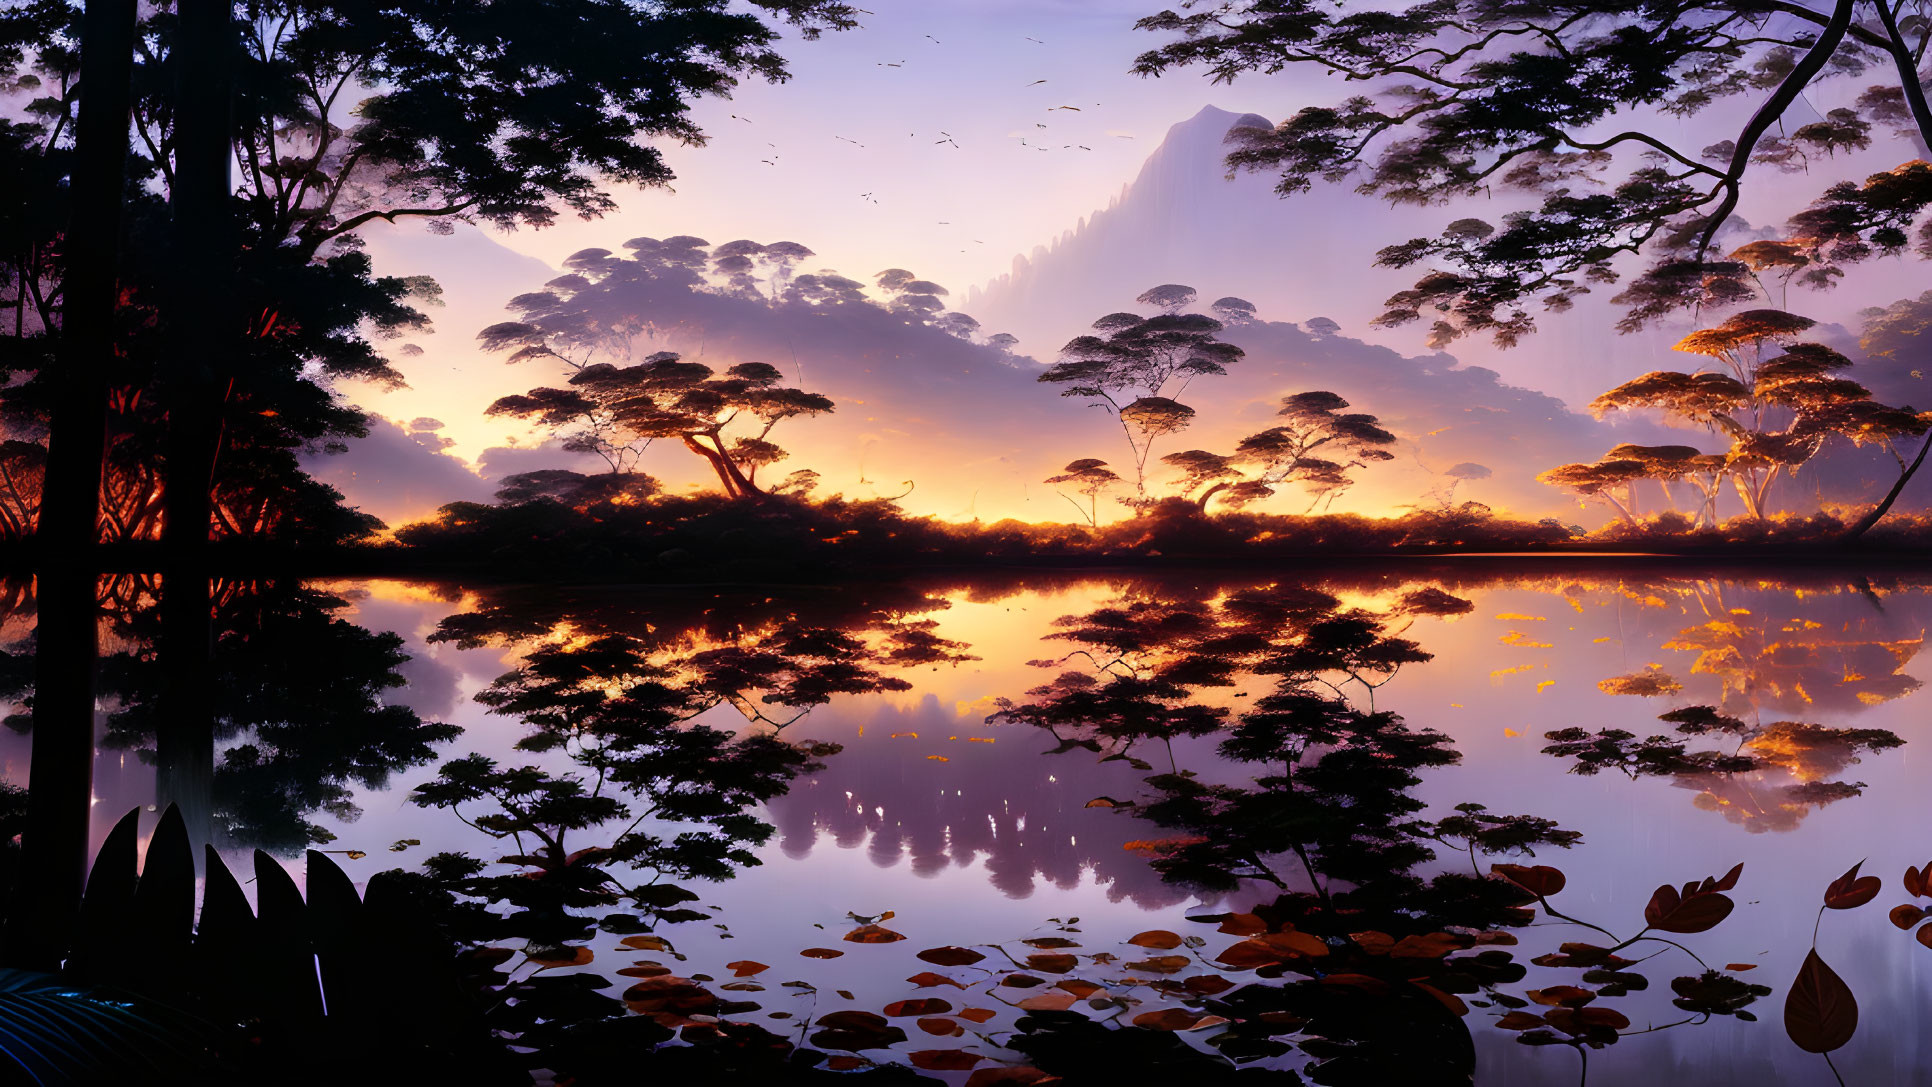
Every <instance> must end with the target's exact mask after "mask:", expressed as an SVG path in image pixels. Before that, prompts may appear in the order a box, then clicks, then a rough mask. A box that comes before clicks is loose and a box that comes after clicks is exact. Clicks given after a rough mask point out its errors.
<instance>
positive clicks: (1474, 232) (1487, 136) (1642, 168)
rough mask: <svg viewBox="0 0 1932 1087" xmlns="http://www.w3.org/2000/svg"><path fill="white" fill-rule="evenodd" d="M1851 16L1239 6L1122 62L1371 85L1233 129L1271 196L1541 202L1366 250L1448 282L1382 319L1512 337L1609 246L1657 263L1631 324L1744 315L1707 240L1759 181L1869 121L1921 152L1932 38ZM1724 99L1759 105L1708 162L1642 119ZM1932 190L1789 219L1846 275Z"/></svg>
mask: <svg viewBox="0 0 1932 1087" xmlns="http://www.w3.org/2000/svg"><path fill="white" fill-rule="evenodd" d="M1857 7H1858V4H1857V3H1855V2H1854V0H1833V2H1832V3H1831V4H1829V5H1827V10H1823V11H1819V10H1813V9H1811V8H1807V7H1805V6H1804V5H1800V4H1776V5H1765V4H1763V3H1759V2H1757V0H1703V2H1697V3H1686V4H1672V5H1667V6H1662V7H1654V8H1640V9H1637V10H1632V9H1630V8H1629V7H1628V6H1627V5H1623V4H1616V3H1608V2H1588V3H1570V4H1528V5H1522V4H1506V5H1494V4H1484V3H1452V4H1448V5H1446V6H1445V5H1442V4H1405V5H1398V6H1397V7H1396V8H1395V9H1394V10H1391V11H1387V12H1375V13H1372V14H1371V13H1358V12H1354V11H1350V10H1348V9H1336V8H1331V7H1328V6H1326V5H1324V4H1321V3H1317V2H1315V0H1286V2H1282V0H1234V2H1232V3H1227V4H1217V5H1214V6H1212V7H1211V8H1203V9H1202V10H1197V11H1189V10H1185V9H1183V10H1181V11H1165V12H1161V13H1160V14H1158V15H1152V16H1149V17H1147V18H1144V19H1142V20H1140V22H1139V24H1138V25H1139V26H1140V28H1141V29H1144V30H1152V31H1157V32H1162V33H1167V34H1172V35H1175V37H1174V39H1173V40H1171V41H1170V42H1169V43H1168V44H1166V45H1163V46H1161V47H1160V48H1157V49H1154V50H1151V51H1149V52H1147V53H1144V54H1143V55H1142V56H1141V57H1140V58H1139V59H1138V60H1137V62H1136V65H1135V68H1136V70H1137V71H1139V72H1141V73H1143V74H1149V75H1157V74H1160V73H1162V72H1164V71H1167V70H1169V69H1171V68H1175V67H1181V66H1186V65H1193V64H1199V65H1202V66H1204V67H1206V68H1207V69H1208V70H1209V71H1210V72H1211V73H1212V74H1213V75H1214V77H1215V78H1216V79H1219V80H1232V79H1234V78H1235V77H1236V76H1237V75H1239V74H1241V73H1243V72H1250V71H1261V72H1278V71H1281V70H1284V69H1287V68H1289V67H1291V66H1295V65H1308V66H1311V67H1318V68H1323V69H1326V70H1328V71H1336V72H1341V73H1343V74H1344V75H1345V76H1346V77H1347V78H1348V79H1349V80H1350V81H1351V82H1355V81H1360V82H1362V83H1364V84H1367V85H1370V86H1373V87H1375V88H1376V90H1374V91H1372V92H1369V93H1363V94H1357V95H1355V96H1353V97H1350V98H1347V99H1345V100H1344V101H1343V102H1341V103H1340V104H1339V105H1332V106H1329V105H1319V106H1308V107H1305V108H1303V109H1302V110H1301V111H1300V112H1299V113H1297V114H1295V115H1294V116H1293V117H1290V118H1289V119H1287V120H1286V121H1283V122H1282V123H1281V124H1279V125H1277V126H1275V127H1273V128H1264V127H1243V128H1239V129H1236V130H1234V131H1233V132H1232V133H1231V134H1230V139H1231V140H1232V141H1233V142H1235V143H1237V144H1239V149H1238V150H1236V151H1234V152H1233V153H1232V154H1231V155H1230V156H1229V164H1230V165H1231V166H1233V167H1235V168H1238V169H1278V170H1280V171H1281V183H1280V186H1279V188H1280V191H1281V192H1282V193H1283V194H1284V195H1292V194H1294V193H1297V192H1302V191H1306V190H1307V189H1309V188H1311V187H1312V186H1313V185H1314V183H1315V182H1316V181H1318V180H1319V181H1341V180H1343V179H1345V178H1355V179H1357V181H1358V185H1359V188H1360V190H1361V191H1362V192H1364V193H1368V194H1371V195H1375V196H1380V197H1383V198H1386V199H1389V200H1392V201H1395V202H1398V203H1415V204H1430V203H1441V202H1444V201H1447V200H1450V199H1453V198H1456V197H1461V196H1469V195H1475V194H1478V193H1481V192H1484V191H1486V190H1487V188H1488V187H1490V186H1493V185H1497V184H1501V185H1504V186H1508V187H1510V188H1514V189H1519V190H1522V191H1525V192H1527V193H1529V194H1531V195H1532V196H1536V197H1540V198H1541V200H1542V203H1541V204H1540V206H1538V207H1536V208H1534V209H1532V210H1528V211H1524V212H1520V213H1515V214H1512V215H1510V216H1509V217H1508V218H1507V219H1506V220H1505V221H1504V223H1503V225H1502V227H1501V228H1500V229H1498V228H1496V227H1493V226H1491V225H1490V224H1488V223H1485V222H1483V221H1481V220H1477V219H1458V220H1456V221H1455V222H1453V223H1451V224H1449V226H1448V227H1447V229H1446V230H1445V231H1444V233H1443V234H1442V236H1441V237H1439V238H1433V239H1430V238H1422V239H1416V240H1414V241H1410V242H1405V243H1403V244H1401V245H1396V246H1392V247H1390V248H1388V249H1385V250H1383V251H1382V253H1381V256H1380V262H1381V263H1383V264H1387V265H1392V266H1395V267H1409V266H1414V265H1417V264H1423V263H1435V262H1440V263H1442V264H1446V265H1448V266H1450V267H1451V268H1453V269H1454V270H1453V271H1435V272H1430V273H1429V274H1428V275H1426V276H1425V277H1424V278H1423V279H1421V280H1419V281H1418V282H1417V284H1416V286H1415V287H1414V288H1413V289H1411V290H1408V291H1404V292H1401V293H1399V294H1397V295H1396V296H1395V297H1393V298H1391V299H1390V300H1389V306H1390V308H1389V311H1388V312H1387V313H1386V314H1384V315H1383V316H1382V318H1381V319H1380V323H1383V324H1391V325H1393V324H1402V323H1405V322H1409V321H1413V320H1416V319H1418V318H1419V317H1420V316H1421V315H1422V313H1423V311H1424V310H1434V311H1436V312H1437V313H1439V314H1440V315H1441V316H1440V319H1439V320H1438V321H1437V322H1436V323H1435V326H1434V330H1433V332H1432V338H1433V339H1434V340H1435V342H1438V343H1441V342H1446V341H1447V340H1449V339H1453V338H1454V337H1456V336H1459V335H1463V334H1465V333H1467V332H1475V331H1484V332H1489V333H1491V334H1493V335H1494V336H1495V337H1496V338H1497V339H1498V340H1499V342H1504V343H1510V342H1514V341H1515V340H1516V339H1518V338H1519V337H1521V336H1522V335H1523V334H1524V333H1527V332H1528V331H1530V330H1531V329H1532V328H1533V327H1534V322H1533V320H1532V318H1531V316H1530V314H1529V311H1528V309H1527V308H1526V307H1527V303H1528V302H1529V301H1530V300H1531V299H1533V298H1536V297H1539V296H1540V297H1547V298H1549V299H1552V300H1553V301H1554V303H1555V304H1556V306H1557V307H1558V308H1561V307H1562V306H1564V305H1566V304H1567V303H1568V302H1569V301H1571V300H1572V299H1574V298H1575V297H1576V296H1578V295H1580V294H1582V293H1583V292H1584V291H1586V290H1588V289H1590V287H1591V286H1592V285H1595V284H1602V283H1607V282H1613V281H1614V280H1615V279H1616V278H1617V272H1616V271H1615V270H1614V269H1613V267H1612V261H1613V260H1614V259H1615V258H1616V257H1617V256H1618V255H1619V254H1621V253H1629V252H1637V251H1639V250H1643V251H1645V252H1647V253H1650V254H1652V256H1653V265H1652V267H1651V268H1650V270H1649V271H1648V272H1646V273H1645V274H1644V275H1643V276H1642V277H1641V278H1639V279H1638V280H1637V281H1636V282H1635V283H1634V284H1633V286H1632V287H1631V288H1629V289H1627V290H1626V291H1625V293H1624V294H1623V295H1621V296H1620V300H1621V301H1623V302H1624V303H1625V304H1627V305H1629V306H1630V307H1631V319H1632V321H1641V320H1643V319H1646V318H1648V317H1651V316H1655V315H1657V314H1659V313H1662V312H1667V311H1669V310H1672V309H1677V308H1681V307H1688V306H1695V305H1710V304H1713V303H1722V302H1731V301H1737V300H1739V299H1740V298H1742V297H1743V296H1744V291H1745V288H1743V287H1742V286H1741V285H1740V283H1739V280H1741V279H1743V278H1744V277H1745V276H1747V275H1748V274H1749V273H1750V269H1749V268H1747V266H1746V265H1745V263H1744V262H1743V261H1742V260H1730V261H1726V260H1722V259H1715V257H1716V254H1715V253H1714V251H1713V246H1714V245H1715V244H1716V242H1717V239H1718V236H1719V234H1720V233H1721V231H1722V229H1723V227H1724V226H1725V224H1726V222H1727V221H1728V220H1729V219H1730V217H1731V214H1732V213H1733V212H1734V211H1735V210H1736V208H1737V206H1738V201H1739V198H1740V194H1741V191H1742V186H1743V183H1744V181H1745V180H1746V178H1747V176H1748V175H1749V174H1750V173H1751V172H1752V168H1753V167H1754V166H1759V167H1763V168H1764V169H1770V170H1776V169H1780V168H1785V169H1789V168H1794V167H1795V168H1802V166H1803V165H1804V161H1805V156H1807V155H1809V154H1824V155H1829V154H1831V153H1833V152H1834V151H1837V150H1840V149H1846V148H1863V147H1866V146H1868V145H1869V144H1870V142H1871V136H1870V130H1871V129H1872V127H1873V126H1874V124H1879V125H1886V126H1891V127H1895V128H1897V129H1900V130H1901V131H1905V132H1916V134H1917V135H1918V136H1919V138H1920V139H1921V140H1924V141H1927V142H1932V111H1929V110H1928V109H1927V107H1926V102H1925V94H1924V90H1923V86H1922V79H1921V76H1920V74H1919V71H1918V59H1917V58H1918V57H1919V56H1920V55H1921V54H1922V53H1923V51H1924V48H1925V43H1926V42H1927V41H1928V40H1932V27H1928V26H1927V25H1926V24H1925V23H1924V21H1923V20H1919V19H1915V18H1906V19H1903V21H1900V19H1899V18H1898V12H1897V6H1896V5H1894V4H1890V3H1885V4H1878V5H1875V6H1874V10H1875V13H1876V14H1877V15H1878V19H1877V20H1876V21H1874V22H1861V21H1858V20H1856V19H1855V18H1854V14H1855V9H1856V8H1857ZM1874 70H1877V71H1885V72H1889V73H1891V74H1892V75H1893V78H1894V79H1895V80H1901V81H1902V82H1895V83H1894V84H1892V85H1891V86H1885V85H1882V84H1881V85H1876V86H1873V87H1871V88H1869V89H1868V90H1867V91H1865V92H1864V93H1863V94H1862V95H1860V96H1859V97H1858V100H1857V102H1856V103H1855V104H1854V105H1853V106H1850V107H1845V108H1840V109H1836V110H1833V111H1832V112H1831V113H1830V114H1828V115H1827V116H1826V117H1825V118H1824V119H1823V120H1820V121H1816V122H1813V123H1810V124H1806V125H1800V126H1796V127H1794V128H1792V129H1791V130H1790V131H1788V132H1787V131H1784V130H1783V129H1780V128H1779V127H1778V126H1779V123H1780V121H1781V118H1782V116H1783V114H1784V112H1785V110H1786V109H1787V108H1788V107H1789V106H1791V105H1792V104H1793V103H1794V102H1796V101H1797V100H1798V99H1799V97H1800V96H1801V95H1802V94H1804V93H1805V92H1806V90H1807V89H1808V88H1811V87H1813V86H1814V85H1816V84H1818V83H1820V82H1821V81H1826V80H1832V79H1843V78H1848V77H1856V76H1859V75H1863V74H1865V73H1867V72H1871V71H1874ZM1584 73H1589V75H1588V77H1587V78H1586V77H1585V76H1584ZM1739 95H1753V96H1755V97H1756V98H1757V101H1758V105H1757V108H1756V109H1755V110H1753V111H1752V112H1751V113H1750V114H1749V117H1748V120H1746V121H1745V122H1744V123H1743V125H1742V127H1741V128H1740V130H1739V132H1738V134H1737V137H1736V138H1734V139H1731V140H1725V141H1722V142H1720V143H1717V144H1714V145H1711V146H1709V147H1701V146H1691V145H1688V144H1684V143H1682V140H1683V137H1682V136H1680V135H1679V133H1680V132H1687V131H1688V130H1684V129H1679V128H1676V127H1665V126H1664V125H1662V124H1657V123H1653V122H1651V121H1650V120H1648V118H1649V117H1651V116H1655V115H1658V114H1661V115H1666V116H1669V115H1676V116H1688V115H1694V114H1697V113H1700V112H1702V111H1704V110H1705V109H1707V108H1708V107H1710V106H1711V105H1712V104H1713V103H1716V102H1718V101H1720V100H1723V99H1726V98H1731V97H1735V96H1739ZM1624 111H1643V113H1642V114H1640V117H1639V119H1638V120H1636V121H1634V122H1632V123H1630V124H1628V125H1627V126H1626V127H1624V128H1623V129H1622V130H1620V131H1615V132H1612V133H1610V134H1607V135H1606V134H1601V133H1599V132H1598V130H1597V126H1598V125H1599V123H1600V122H1608V121H1609V120H1610V119H1611V118H1612V117H1613V116H1615V115H1618V114H1620V113H1622V112H1624ZM1624 152H1627V153H1631V154H1634V155H1637V156H1640V159H1639V161H1638V162H1637V163H1636V164H1635V166H1634V168H1633V169H1630V170H1629V172H1628V173H1627V174H1626V175H1624V176H1623V177H1622V178H1621V179H1620V180H1613V179H1611V178H1608V177H1606V175H1607V174H1608V173H1609V171H1610V170H1611V168H1612V167H1613V166H1616V165H1618V163H1619V161H1628V160H1627V159H1621V160H1620V153H1624ZM1922 175H1923V176H1922ZM1929 182H1932V167H1927V166H1926V165H1925V164H1923V163H1917V164H1910V163H1908V164H1907V165H1906V166H1903V167H1900V168H1899V169H1898V170H1896V171H1893V172H1891V173H1890V174H1886V175H1877V176H1875V177H1874V178H1873V179H1872V181H1870V182H1868V183H1867V185H1866V186H1865V187H1864V188H1860V187H1859V186H1857V185H1840V186H1836V187H1834V188H1833V189H1832V190H1831V192H1830V193H1829V194H1827V196H1826V198H1825V199H1824V200H1822V201H1821V202H1820V204H1819V205H1817V206H1815V207H1814V208H1813V209H1812V210H1811V211H1809V212H1807V213H1805V214H1803V215H1800V216H1799V217H1798V219H1794V221H1793V223H1792V228H1793V238H1794V239H1795V240H1797V241H1799V242H1800V243H1801V244H1802V247H1803V248H1804V249H1805V250H1806V251H1807V256H1806V259H1807V260H1808V261H1809V262H1810V265H1811V266H1810V267H1809V268H1808V270H1807V273H1806V275H1807V277H1808V278H1813V279H1818V278H1820V277H1823V278H1824V279H1829V278H1830V276H1831V275H1832V274H1833V272H1832V271H1831V269H1834V268H1835V267H1836V266H1837V265H1838V264H1842V263H1848V262H1851V261H1855V260H1861V259H1864V258H1866V257H1868V256H1870V255H1872V254H1874V253H1876V252H1880V251H1897V250H1899V249H1901V248H1903V247H1904V246H1905V245H1906V244H1907V241H1908V238H1907V235H1906V234H1905V232H1904V231H1903V229H1902V228H1901V227H1902V224H1905V223H1909V222H1910V221H1911V219H1912V218H1913V217H1914V216H1915V215H1916V214H1917V213H1918V212H1919V211H1920V210H1921V209H1923V208H1924V207H1925V206H1926V205H1927V203H1928V202H1932V184H1929ZM1881 193H1882V194H1883V195H1881Z"/></svg>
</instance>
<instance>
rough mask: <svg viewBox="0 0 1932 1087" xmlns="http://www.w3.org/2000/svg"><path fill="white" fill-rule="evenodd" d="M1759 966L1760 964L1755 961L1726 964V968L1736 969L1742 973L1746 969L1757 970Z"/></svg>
mask: <svg viewBox="0 0 1932 1087" xmlns="http://www.w3.org/2000/svg"><path fill="white" fill-rule="evenodd" d="M1757 968H1758V964H1757V963H1754V962H1727V963H1725V964H1724V969H1726V970H1735V971H1737V972H1738V973H1740V974H1742V973H1743V972H1744V971H1746V970H1756V969H1757Z"/></svg>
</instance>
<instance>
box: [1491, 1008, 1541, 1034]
mask: <svg viewBox="0 0 1932 1087" xmlns="http://www.w3.org/2000/svg"><path fill="white" fill-rule="evenodd" d="M1496 1025H1497V1026H1498V1027H1500V1028H1502V1029H1503V1030H1534V1029H1536V1028H1537V1027H1540V1026H1543V1025H1544V1024H1543V1017H1542V1016H1540V1015H1537V1014H1536V1013H1534V1012H1509V1013H1507V1014H1506V1015H1504V1016H1503V1017H1502V1018H1501V1019H1498V1020H1496Z"/></svg>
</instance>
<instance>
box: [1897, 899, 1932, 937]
mask: <svg viewBox="0 0 1932 1087" xmlns="http://www.w3.org/2000/svg"><path fill="white" fill-rule="evenodd" d="M1891 918H1892V924H1893V926H1895V927H1896V928H1898V929H1900V930H1905V929H1910V928H1911V927H1912V926H1913V925H1916V924H1918V923H1919V922H1920V921H1923V920H1925V911H1924V910H1922V909H1920V908H1918V907H1917V906H1914V905H1912V904H1911V903H1910V902H1907V903H1905V904H1903V905H1900V906H1893V907H1892V913H1891Z"/></svg>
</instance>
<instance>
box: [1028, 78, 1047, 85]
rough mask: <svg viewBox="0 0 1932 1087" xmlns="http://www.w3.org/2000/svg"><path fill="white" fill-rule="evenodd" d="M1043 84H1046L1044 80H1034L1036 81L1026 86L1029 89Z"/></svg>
mask: <svg viewBox="0 0 1932 1087" xmlns="http://www.w3.org/2000/svg"><path fill="white" fill-rule="evenodd" d="M1045 82H1046V80H1044V79H1036V80H1034V81H1033V82H1031V83H1028V84H1027V86H1029V87H1037V86H1039V85H1040V84H1042V83H1045Z"/></svg>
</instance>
